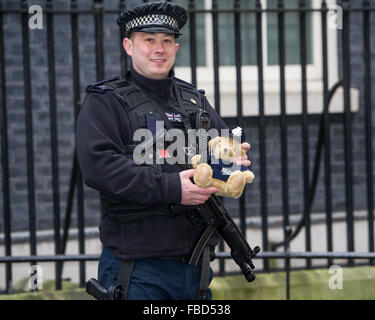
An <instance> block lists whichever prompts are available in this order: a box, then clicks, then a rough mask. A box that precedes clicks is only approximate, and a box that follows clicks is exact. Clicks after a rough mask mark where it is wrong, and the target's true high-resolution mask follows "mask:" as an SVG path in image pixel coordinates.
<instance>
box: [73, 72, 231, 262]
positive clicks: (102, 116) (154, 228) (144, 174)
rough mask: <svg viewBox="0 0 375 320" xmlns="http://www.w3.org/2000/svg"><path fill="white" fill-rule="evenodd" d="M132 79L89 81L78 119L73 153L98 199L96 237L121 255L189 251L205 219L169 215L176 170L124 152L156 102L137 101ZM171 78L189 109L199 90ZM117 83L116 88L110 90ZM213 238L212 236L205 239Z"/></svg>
mask: <svg viewBox="0 0 375 320" xmlns="http://www.w3.org/2000/svg"><path fill="white" fill-rule="evenodd" d="M131 79H132V78H131V77H128V78H127V79H126V80H122V79H112V80H110V81H103V82H99V83H95V84H93V85H91V86H89V87H88V90H87V92H88V94H87V96H86V99H85V101H84V103H83V106H82V109H81V112H80V114H79V117H78V120H77V132H76V146H77V156H78V160H79V164H80V167H81V171H82V174H83V178H84V181H85V183H86V184H87V185H88V186H90V187H92V188H94V189H96V190H98V191H99V192H100V194H101V199H102V213H103V214H102V217H101V222H100V226H99V229H100V240H101V242H102V243H103V245H105V246H108V247H110V248H112V250H113V252H114V254H115V255H116V256H117V257H118V258H120V259H137V258H146V257H159V256H182V255H188V254H189V253H190V252H191V250H192V248H193V246H194V244H195V242H196V241H197V239H198V237H199V236H200V235H201V233H202V231H203V230H204V224H203V222H201V221H199V220H195V219H191V218H190V217H189V215H190V213H189V214H183V215H178V216H175V217H173V218H172V217H171V215H170V211H169V208H170V205H171V204H172V205H173V204H180V203H181V184H180V178H179V173H178V170H176V171H174V170H160V168H157V167H156V166H147V165H141V166H140V165H137V164H136V163H135V162H134V161H133V159H132V158H131V157H129V152H128V150H129V146H132V145H134V141H133V133H134V130H136V129H137V128H140V127H142V126H143V125H144V123H142V121H145V119H146V118H144V120H142V117H143V116H142V115H143V114H147V112H149V111H152V110H150V108H155V107H156V108H158V106H155V105H153V106H152V107H151V106H150V104H149V105H147V102H145V101H141V102H140V101H139V97H140V96H139V94H140V92H139V90H140V88H139V87H138V86H134V83H132V81H131ZM171 80H172V81H173V82H172V83H173V84H175V85H176V87H177V88H178V89H179V91H180V92H181V96H182V98H183V100H184V101H183V103H184V106H185V107H187V109H188V110H190V111H191V110H194V108H197V102H198V99H199V98H200V93H199V92H198V91H197V90H196V89H195V88H194V87H193V86H192V85H191V84H187V83H186V82H184V81H182V80H179V79H177V78H173V77H172V79H171ZM121 81H122V83H121ZM116 86H117V88H119V90H114V88H115V87H116ZM141 92H142V90H141ZM118 93H120V97H119V95H118ZM204 99H205V98H204ZM146 100H147V98H146ZM153 103H154V104H155V101H153ZM189 104H190V105H189ZM198 105H199V103H198ZM206 105H207V112H208V113H209V114H210V118H211V127H214V128H217V129H218V130H220V129H224V128H227V126H226V124H225V123H224V122H223V121H222V119H221V118H220V117H219V115H218V114H217V113H216V112H215V111H214V109H213V108H212V107H211V106H210V105H209V104H208V103H207V101H206ZM129 217H131V219H129ZM216 242H217V238H214V239H212V241H211V242H210V243H209V245H215V244H216Z"/></svg>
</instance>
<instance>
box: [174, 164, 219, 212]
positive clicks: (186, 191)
mask: <svg viewBox="0 0 375 320" xmlns="http://www.w3.org/2000/svg"><path fill="white" fill-rule="evenodd" d="M194 171H195V169H190V170H184V171H181V172H180V180H181V204H184V205H198V204H202V203H204V202H205V201H206V200H208V198H209V197H210V196H211V194H212V193H215V192H218V191H219V189H218V188H214V187H208V188H201V187H198V186H197V185H195V184H194V183H193V182H191V180H190V178H192V177H193V176H194Z"/></svg>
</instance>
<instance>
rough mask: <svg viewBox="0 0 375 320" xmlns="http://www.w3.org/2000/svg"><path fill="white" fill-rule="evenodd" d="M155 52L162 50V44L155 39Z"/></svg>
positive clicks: (161, 51)
mask: <svg viewBox="0 0 375 320" xmlns="http://www.w3.org/2000/svg"><path fill="white" fill-rule="evenodd" d="M155 52H158V53H163V52H164V46H163V42H162V41H156V42H155Z"/></svg>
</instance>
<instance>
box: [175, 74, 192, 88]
mask: <svg viewBox="0 0 375 320" xmlns="http://www.w3.org/2000/svg"><path fill="white" fill-rule="evenodd" d="M174 79H175V80H176V81H177V82H178V83H179V84H180V85H182V86H184V87H188V88H189V89H195V90H197V87H196V86H195V85H194V84H192V83H190V82H187V81H184V80H181V79H180V78H176V77H174Z"/></svg>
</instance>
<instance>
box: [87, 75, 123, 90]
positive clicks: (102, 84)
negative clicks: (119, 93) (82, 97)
mask: <svg viewBox="0 0 375 320" xmlns="http://www.w3.org/2000/svg"><path fill="white" fill-rule="evenodd" d="M119 78H120V76H119V75H116V76H113V77H111V78H108V79H104V80H101V81H98V82H94V83H91V84H90V85H88V86H87V88H86V93H89V92H98V93H103V92H105V91H113V88H112V87H110V86H106V85H105V83H106V82H110V81H113V80H117V79H119Z"/></svg>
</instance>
